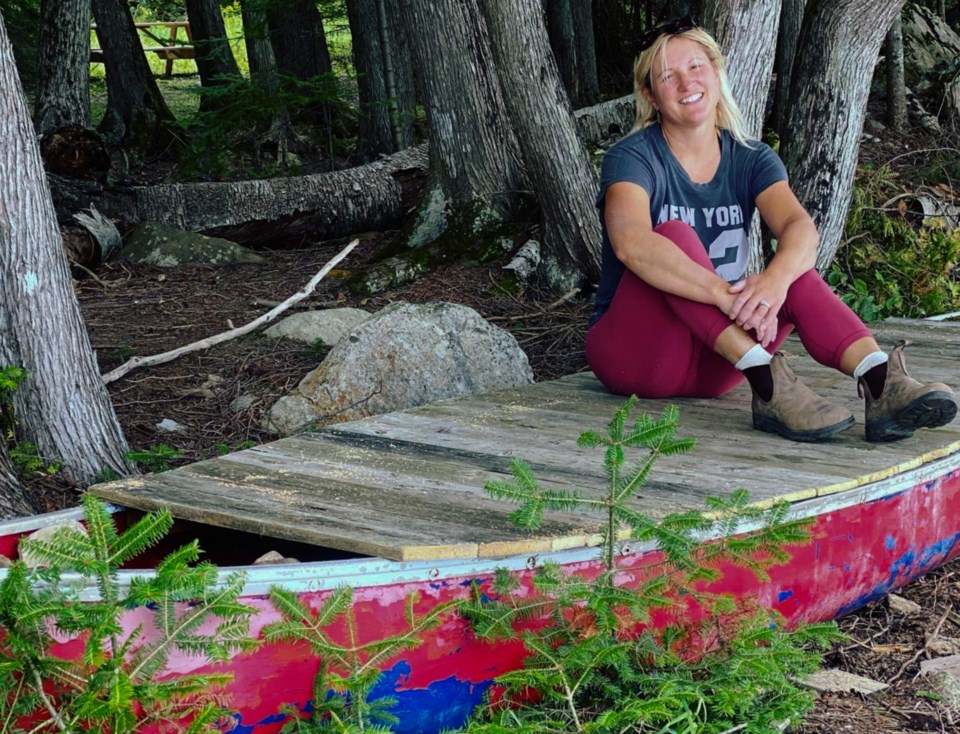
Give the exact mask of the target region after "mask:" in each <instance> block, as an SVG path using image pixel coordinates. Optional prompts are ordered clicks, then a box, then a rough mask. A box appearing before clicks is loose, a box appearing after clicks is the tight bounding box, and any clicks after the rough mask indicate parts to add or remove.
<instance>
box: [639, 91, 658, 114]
mask: <svg viewBox="0 0 960 734" xmlns="http://www.w3.org/2000/svg"><path fill="white" fill-rule="evenodd" d="M640 91H641V92H642V93H643V96H644V98H645V99H646V100H647V102H649V103H650V106H651V107H653V109H655V110H659V109H660V107H659V105H657V100H656V98H655V97H654V96H653V92H652V91H651V90H650V89H649V88H648V87H641V88H640Z"/></svg>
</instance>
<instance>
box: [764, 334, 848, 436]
mask: <svg viewBox="0 0 960 734" xmlns="http://www.w3.org/2000/svg"><path fill="white" fill-rule="evenodd" d="M770 371H771V373H772V374H773V396H772V397H771V398H770V400H769V402H764V401H763V400H761V399H760V397H759V396H758V395H757V394H756V393H754V394H753V427H754V428H756V429H757V430H759V431H766V432H767V433H776V434H779V435H781V436H783V437H784V438H788V439H790V440H791V441H823V440H824V439H827V438H830V436H833V435H834V434H836V433H839V432H840V431H845V430H847V429H848V428H850V426H852V425H853V424H854V423H855V421H854V418H853V415H851V413H850V411H849V410H846V409H845V408H841V407H838V406H836V405H833V404H831V403H830V402H829V401H827V400H826V399H825V398H821V397H820V396H819V395H817V394H816V393H815V392H814V391H813V390H811V389H810V388H809V387H807V386H806V385H804V384H803V383H802V382H800V380H798V379H797V376H796V375H795V374H793V371H792V370H791V369H790V367H789V366H788V365H787V360H786V358H785V356H784V355H783V354H782V353H781V352H777V353H776V354H775V355H773V361H772V362H771V363H770Z"/></svg>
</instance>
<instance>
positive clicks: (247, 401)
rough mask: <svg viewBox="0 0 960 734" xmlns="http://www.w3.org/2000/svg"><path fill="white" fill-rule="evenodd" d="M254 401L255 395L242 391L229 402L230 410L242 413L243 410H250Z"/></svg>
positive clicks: (255, 400)
mask: <svg viewBox="0 0 960 734" xmlns="http://www.w3.org/2000/svg"><path fill="white" fill-rule="evenodd" d="M255 402H257V399H256V397H254V396H253V395H251V394H250V393H244V394H243V395H241V396H240V397H238V398H236V399H234V400H233V401H232V402H231V403H230V406H229V407H230V411H231V412H233V413H242V412H243V411H245V410H250V408H252V407H253V404H254V403H255Z"/></svg>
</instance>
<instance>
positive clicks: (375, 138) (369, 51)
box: [347, 0, 414, 160]
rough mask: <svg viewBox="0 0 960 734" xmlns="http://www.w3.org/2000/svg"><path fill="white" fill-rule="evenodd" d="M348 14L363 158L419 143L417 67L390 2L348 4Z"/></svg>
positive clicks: (352, 0) (358, 0) (355, 1)
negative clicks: (413, 65)
mask: <svg viewBox="0 0 960 734" xmlns="http://www.w3.org/2000/svg"><path fill="white" fill-rule="evenodd" d="M347 15H348V17H349V20H350V35H351V36H352V37H353V64H354V68H355V69H356V71H357V87H358V91H359V96H360V132H359V136H358V139H357V155H358V156H359V157H360V158H361V159H362V160H371V159H373V158H376V157H377V156H378V155H381V154H389V153H394V152H396V151H398V150H403V149H404V148H408V147H410V145H412V144H413V124H412V111H413V104H414V100H413V99H411V98H412V96H413V94H412V92H413V81H412V78H411V73H412V70H411V62H410V58H409V53H408V54H407V57H406V59H403V58H402V56H403V51H404V48H405V46H404V44H402V43H401V38H400V37H399V36H398V34H396V33H395V32H394V25H393V21H392V19H391V17H390V15H391V14H388V13H387V11H386V8H385V6H384V0H348V2H347Z"/></svg>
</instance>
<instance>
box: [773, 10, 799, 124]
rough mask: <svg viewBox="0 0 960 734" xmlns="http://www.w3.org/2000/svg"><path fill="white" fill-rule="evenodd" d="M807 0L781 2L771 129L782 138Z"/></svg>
mask: <svg viewBox="0 0 960 734" xmlns="http://www.w3.org/2000/svg"><path fill="white" fill-rule="evenodd" d="M806 6H807V0H782V5H781V8H780V30H779V32H778V34H777V58H776V62H775V68H776V71H777V91H776V94H775V97H774V100H773V129H774V130H776V131H777V133H778V134H779V135H780V136H783V127H784V124H785V123H786V117H787V109H788V108H789V106H790V80H791V78H792V72H793V60H794V57H795V56H796V52H797V39H798V38H799V37H800V29H801V27H802V26H803V11H804V10H805V9H806Z"/></svg>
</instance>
